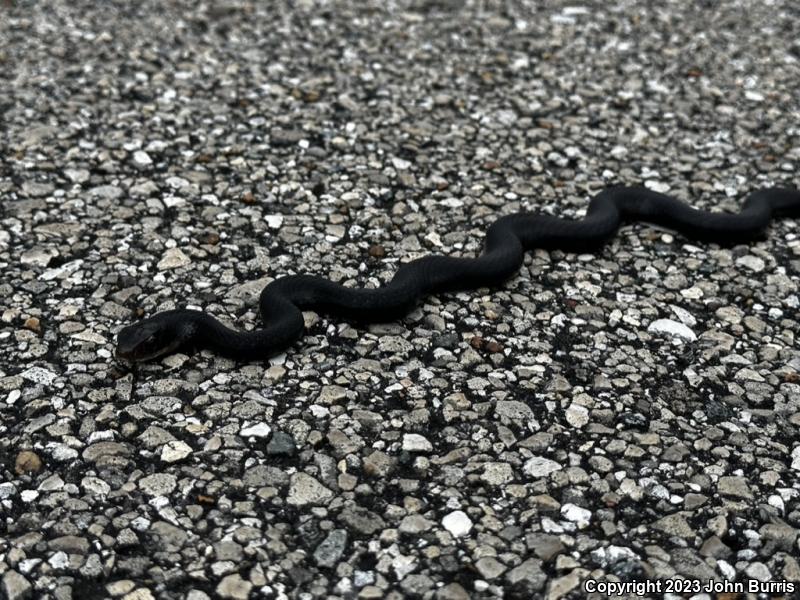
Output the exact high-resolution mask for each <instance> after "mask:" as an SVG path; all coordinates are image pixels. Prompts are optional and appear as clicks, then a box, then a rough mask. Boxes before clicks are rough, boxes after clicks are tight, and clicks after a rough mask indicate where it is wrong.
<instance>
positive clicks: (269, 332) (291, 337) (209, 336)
mask: <svg viewBox="0 0 800 600" xmlns="http://www.w3.org/2000/svg"><path fill="white" fill-rule="evenodd" d="M192 320H193V325H194V327H193V329H194V331H193V334H192V339H191V345H193V346H195V347H198V348H205V349H208V350H212V351H214V352H216V353H218V354H221V355H222V356H225V357H227V358H231V359H234V360H253V358H254V357H259V356H262V357H264V359H266V358H268V357H269V356H270V355H271V354H275V353H276V352H278V351H280V350H282V349H284V348H286V347H287V346H289V345H291V344H292V343H294V342H295V341H296V340H297V339H299V338H300V336H301V335H302V334H303V329H304V322H303V315H302V313H301V312H300V311H299V310H297V311H293V312H292V313H289V314H286V315H284V316H282V317H281V318H278V319H275V320H270V322H268V323H267V324H266V325H265V326H264V327H263V328H262V329H254V330H252V331H237V330H235V329H231V328H230V327H228V326H226V325H223V324H222V323H221V322H220V321H218V320H217V319H215V318H214V317H212V316H211V315H208V314H206V313H195V314H193V316H192Z"/></svg>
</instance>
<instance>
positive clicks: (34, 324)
mask: <svg viewBox="0 0 800 600" xmlns="http://www.w3.org/2000/svg"><path fill="white" fill-rule="evenodd" d="M22 326H23V327H24V328H25V329H27V330H28V331H32V332H34V333H41V332H42V324H41V323H40V322H39V319H37V318H36V317H28V318H27V319H25V323H23V325H22Z"/></svg>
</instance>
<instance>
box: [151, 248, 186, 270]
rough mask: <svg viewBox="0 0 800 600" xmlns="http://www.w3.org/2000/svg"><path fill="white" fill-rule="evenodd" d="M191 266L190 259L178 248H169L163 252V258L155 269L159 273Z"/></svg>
mask: <svg viewBox="0 0 800 600" xmlns="http://www.w3.org/2000/svg"><path fill="white" fill-rule="evenodd" d="M190 264H192V261H191V259H190V258H189V257H188V256H186V255H185V254H184V253H183V252H182V251H181V250H180V248H170V249H168V250H167V251H166V252H164V258H162V259H161V260H160V261H158V265H156V266H157V268H158V270H159V271H167V270H169V269H178V268H180V267H185V266H188V265H190Z"/></svg>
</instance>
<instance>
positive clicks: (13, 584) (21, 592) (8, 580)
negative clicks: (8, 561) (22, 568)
mask: <svg viewBox="0 0 800 600" xmlns="http://www.w3.org/2000/svg"><path fill="white" fill-rule="evenodd" d="M3 591H5V597H6V598H8V600H24V599H25V598H30V597H31V592H32V591H33V586H31V584H30V583H29V582H28V580H27V579H25V578H24V577H23V576H22V575H20V574H19V573H17V572H16V571H6V572H5V574H4V575H3Z"/></svg>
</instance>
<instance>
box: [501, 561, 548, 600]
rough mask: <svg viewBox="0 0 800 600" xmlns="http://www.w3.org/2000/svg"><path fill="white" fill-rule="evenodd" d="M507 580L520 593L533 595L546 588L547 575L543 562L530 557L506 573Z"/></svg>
mask: <svg viewBox="0 0 800 600" xmlns="http://www.w3.org/2000/svg"><path fill="white" fill-rule="evenodd" d="M506 581H508V583H510V584H511V585H512V586H513V587H514V588H515V590H516V591H517V592H518V593H519V594H524V595H526V596H528V597H533V596H534V595H535V594H536V592H539V591H541V590H542V589H543V588H544V584H545V582H546V581H547V575H546V574H545V573H544V572H543V571H542V563H541V561H539V560H536V559H535V558H529V559H528V560H526V561H525V562H523V563H521V564H519V565H517V566H516V567H514V568H513V569H511V571H509V572H508V573H507V574H506Z"/></svg>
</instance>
